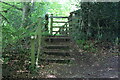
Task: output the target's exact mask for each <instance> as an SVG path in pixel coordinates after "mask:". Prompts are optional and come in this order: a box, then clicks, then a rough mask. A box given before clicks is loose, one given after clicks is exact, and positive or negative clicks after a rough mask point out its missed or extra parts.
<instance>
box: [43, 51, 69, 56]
mask: <svg viewBox="0 0 120 80" xmlns="http://www.w3.org/2000/svg"><path fill="white" fill-rule="evenodd" d="M43 53H44V54H48V55H58V56H70V54H69V53H70V51H69V50H60V49H44V51H43Z"/></svg>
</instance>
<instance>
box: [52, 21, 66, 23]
mask: <svg viewBox="0 0 120 80" xmlns="http://www.w3.org/2000/svg"><path fill="white" fill-rule="evenodd" d="M53 23H67V22H64V21H53Z"/></svg>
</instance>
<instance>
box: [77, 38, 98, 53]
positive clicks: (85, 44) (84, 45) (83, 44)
mask: <svg viewBox="0 0 120 80" xmlns="http://www.w3.org/2000/svg"><path fill="white" fill-rule="evenodd" d="M76 43H77V44H78V45H79V47H80V48H81V49H83V50H85V51H90V52H96V51H97V48H96V47H95V46H94V44H95V42H94V43H92V42H90V41H87V40H77V41H76Z"/></svg>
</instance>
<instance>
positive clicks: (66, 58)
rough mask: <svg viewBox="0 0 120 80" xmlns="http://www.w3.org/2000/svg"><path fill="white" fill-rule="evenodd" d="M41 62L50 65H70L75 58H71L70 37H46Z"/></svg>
mask: <svg viewBox="0 0 120 80" xmlns="http://www.w3.org/2000/svg"><path fill="white" fill-rule="evenodd" d="M44 41H45V43H46V45H45V46H43V50H42V52H43V53H42V55H41V56H40V61H45V62H49V63H54V62H55V63H69V62H70V61H71V60H72V59H73V58H71V56H70V52H71V51H70V37H68V36H46V37H45V38H44Z"/></svg>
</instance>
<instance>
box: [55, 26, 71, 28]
mask: <svg viewBox="0 0 120 80" xmlns="http://www.w3.org/2000/svg"><path fill="white" fill-rule="evenodd" d="M53 28H69V27H63V26H53Z"/></svg>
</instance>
